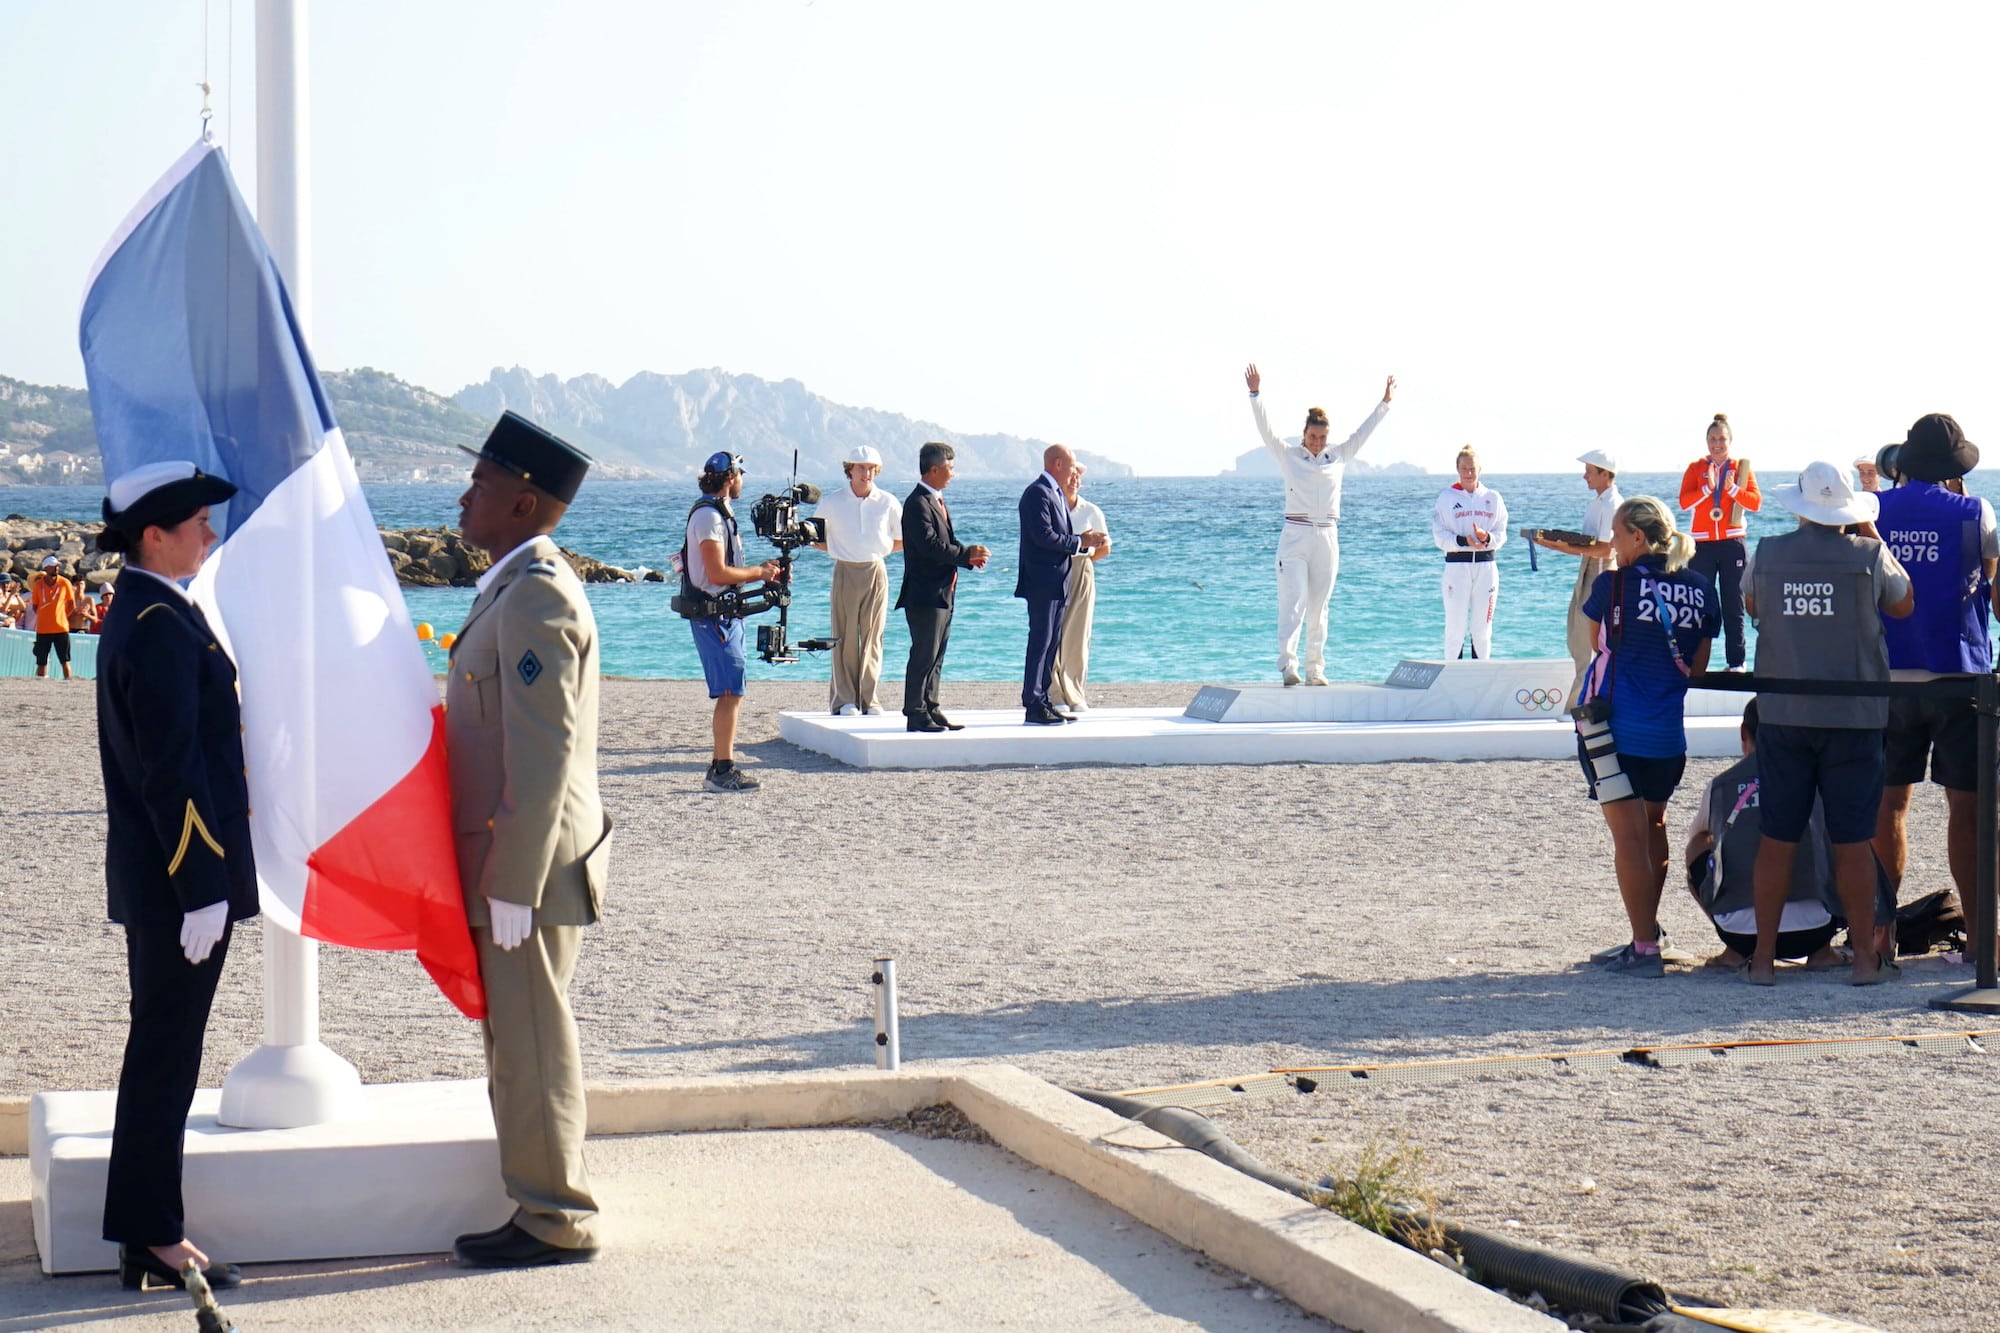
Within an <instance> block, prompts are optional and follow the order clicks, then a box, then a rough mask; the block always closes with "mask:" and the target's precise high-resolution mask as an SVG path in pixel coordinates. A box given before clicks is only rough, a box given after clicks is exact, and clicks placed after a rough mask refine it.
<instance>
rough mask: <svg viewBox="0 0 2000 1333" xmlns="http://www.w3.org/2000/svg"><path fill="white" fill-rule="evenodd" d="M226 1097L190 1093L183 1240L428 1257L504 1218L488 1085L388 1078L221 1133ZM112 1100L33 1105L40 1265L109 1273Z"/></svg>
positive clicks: (279, 1254) (244, 1253)
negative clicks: (286, 1121)
mask: <svg viewBox="0 0 2000 1333" xmlns="http://www.w3.org/2000/svg"><path fill="white" fill-rule="evenodd" d="M220 1101H221V1093H220V1092H218V1091H215V1090H212V1089H203V1090H202V1091H200V1092H197V1093H196V1094H195V1099H194V1111H193V1114H192V1115H191V1116H190V1117H189V1118H188V1132H187V1140H186V1150H185V1157H184V1170H183V1185H182V1191H181V1192H182V1198H183V1201H184V1202H185V1204H186V1207H187V1218H188V1239H190V1240H192V1241H193V1242H194V1243H195V1244H197V1245H199V1246H200V1247H201V1248H202V1249H203V1250H204V1251H206V1252H207V1253H208V1254H209V1255H210V1256H212V1257H213V1258H216V1259H218V1260H226V1261H228V1262H231V1263H267V1262H272V1261H277V1260H305V1259H356V1258H365V1257H368V1256H373V1255H385V1254H436V1253H440V1252H443V1251H446V1250H449V1249H450V1248H451V1243H452V1241H453V1239H454V1238H456V1237H457V1236H460V1235H462V1234H464V1233H466V1232H468V1231H484V1230H487V1229H488V1228H491V1227H496V1226H499V1225H500V1224H501V1223H502V1222H505V1221H506V1220H507V1219H508V1218H509V1217H510V1216H512V1214H513V1204H512V1202H511V1201H510V1200H509V1199H508V1198H507V1195H506V1192H505V1191H504V1190H503V1189H502V1188H501V1184H500V1153H499V1149H498V1147H497V1146H496V1144H495V1141H494V1136H493V1113H492V1110H491V1108H490V1107H489V1106H488V1104H487V1100H486V1085H485V1083H483V1082H480V1081H478V1080H470V1079H468V1080H463V1081H455V1082H449V1083H388V1084H376V1085H373V1086H369V1087H365V1088H363V1089H362V1090H361V1097H360V1101H359V1104H358V1106H357V1108H356V1115H355V1118H353V1119H351V1120H347V1121H344V1122H342V1123H339V1124H331V1125H309V1126H305V1127H303V1128H299V1129H263V1130H249V1129H225V1128H223V1127H221V1126H220V1125H218V1124H217V1123H216V1110H217V1107H218V1105H219V1103H220ZM116 1107H117V1094H116V1093H111V1092H42V1093H37V1094H35V1096H34V1098H33V1099H32V1100H31V1101H30V1103H29V1107H28V1158H29V1173H30V1175H31V1177H32V1181H33V1209H34V1221H35V1247H36V1248H37V1249H38V1250H40V1251H41V1256H42V1271H43V1272H45V1273H93V1272H106V1271H109V1270H111V1269H113V1268H116V1267H117V1264H118V1247H117V1246H116V1245H113V1244H111V1243H110V1242H108V1241H106V1240H104V1239H103V1232H104V1179H105V1171H106V1168H107V1166H108V1165H109V1162H110V1157H111V1124H112V1117H113V1114H114V1112H115V1110H116Z"/></svg>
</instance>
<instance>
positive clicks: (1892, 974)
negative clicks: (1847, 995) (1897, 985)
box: [1847, 959, 1903, 986]
mask: <svg viewBox="0 0 2000 1333" xmlns="http://www.w3.org/2000/svg"><path fill="white" fill-rule="evenodd" d="M1902 975H1903V969H1902V968H1900V967H1897V966H1896V965H1895V964H1894V963H1892V962H1889V961H1888V960H1886V959H1885V960H1883V961H1882V962H1879V963H1877V964H1876V965H1875V971H1874V972H1873V973H1872V974H1871V975H1869V976H1865V977H1855V978H1853V979H1851V980H1850V981H1849V982H1848V983H1847V984H1848V985H1850V986H1879V985H1881V984H1882V983H1883V982H1885V981H1894V980H1896V979H1897V978H1898V977H1900V976H1902Z"/></svg>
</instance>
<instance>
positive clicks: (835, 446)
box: [0, 366, 1132, 485]
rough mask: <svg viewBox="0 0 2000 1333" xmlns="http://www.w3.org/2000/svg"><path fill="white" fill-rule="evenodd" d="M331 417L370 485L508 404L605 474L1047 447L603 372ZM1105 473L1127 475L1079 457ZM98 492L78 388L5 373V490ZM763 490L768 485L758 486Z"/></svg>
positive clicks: (972, 466) (999, 455) (334, 385)
mask: <svg viewBox="0 0 2000 1333" xmlns="http://www.w3.org/2000/svg"><path fill="white" fill-rule="evenodd" d="M321 379H322V380H323V381H324V383H325V385H326V391H327V396H328V397H329V398H330V399H331V400H332V403H333V410H334V416H335V418H336V419H337V420H338V421H339V422H340V425H341V430H342V433H343V434H344V435H345V436H346V438H347V444H348V448H349V449H350V450H351V451H352V452H353V454H354V460H355V466H356V468H357V469H358V470H359V472H360V474H361V477H362V479H363V480H364V481H412V480H414V481H425V480H436V479H438V478H439V477H450V478H453V479H456V478H458V477H460V476H462V475H463V473H464V457H465V456H464V455H463V454H461V453H459V452H458V446H460V445H466V446H469V447H471V448H475V449H476V448H478V447H479V443H480V441H481V440H483V439H484V438H485V436H486V432H487V430H488V429H489V428H490V427H491V425H492V423H493V420H494V418H496V417H498V416H499V415H500V413H501V411H502V410H503V409H506V408H512V409H513V410H514V411H516V412H519V413H521V414H522V415H523V416H526V417H528V418H530V419H531V420H534V421H537V422H540V423H541V424H542V425H544V426H547V427H548V428H549V429H550V430H552V431H554V432H555V433H556V434H558V435H561V436H563V437H564V438H565V439H568V440H571V441H572V442H573V443H575V444H576V445H577V446H578V447H579V448H582V449H584V450H586V451H588V452H589V453H591V454H592V455H593V456H595V457H596V458H597V459H598V461H599V468H598V475H600V476H607V475H608V476H613V477H685V476H691V475H693V474H694V473H695V472H697V471H699V470H700V466H701V461H702V460H703V459H704V458H706V457H707V456H708V455H709V454H711V453H713V452H715V451H716V450H718V449H727V450H729V451H730V452H731V453H736V454H741V455H743V457H744V460H745V462H746V464H747V465H748V467H749V468H750V470H751V471H752V472H753V473H754V474H755V475H757V476H758V477H762V478H768V479H771V480H776V479H777V478H780V477H783V476H785V475H788V474H789V473H790V471H791V467H792V451H793V450H794V449H796V450H797V451H798V455H799V475H800V476H801V477H806V478H811V479H813V480H816V481H820V482H822V483H823V482H824V481H826V480H827V479H828V478H830V477H838V476H839V474H840V460H841V459H842V458H843V457H844V456H845V455H846V453H847V451H848V450H849V449H851V448H853V447H854V446H855V445H859V444H870V445H873V446H874V447H875V448H877V449H878V450H880V451H881V453H882V460H883V464H884V470H885V471H886V472H888V473H889V474H890V475H891V476H892V477H908V476H911V475H914V473H915V471H916V457H917V448H918V446H919V445H921V444H923V443H924V442H925V441H926V440H943V441H945V442H947V443H949V444H951V445H952V446H953V447H954V448H955V449H956V450H957V451H958V457H957V463H958V473H959V475H960V476H964V477H1028V476H1033V475H1034V473H1035V472H1036V471H1037V470H1038V469H1039V468H1040V467H1041V454H1042V450H1043V448H1044V447H1045V442H1044V441H1041V440H1030V439H1023V438H1021V437H1019V436H1014V435H968V434H965V433H963V432H960V431H954V430H950V429H947V428H946V427H944V426H941V425H938V424H936V423H934V422H928V421H915V420H912V419H911V418H909V417H905V416H900V415H898V414H896V413H894V412H885V411H881V410H879V409H875V408H863V407H848V406H844V405H842V404H840V403H835V402H831V401H829V400H828V399H826V398H823V397H821V396H820V395H818V394H816V393H814V392H812V391H811V390H810V389H808V388H806V387H805V385H803V384H801V383H799V382H798V381H797V380H779V381H772V380H766V379H762V378H759V377H758V376H756V375H738V374H731V373H729V372H727V371H722V370H713V369H711V370H694V371H689V372H688V373H686V374H684V375H660V374H655V373H652V372H650V371H649V372H644V373H641V374H638V375H634V376H633V377H632V378H631V379H629V380H627V381H625V382H624V383H623V384H614V383H613V382H612V381H610V380H608V379H605V378H604V377H603V376H601V375H580V376H577V377H576V378H574V379H569V380H561V379H558V378H556V377H555V376H553V375H542V376H536V375H534V374H532V373H531V372H529V371H527V370H523V369H521V368H520V367H518V366H517V367H513V368H511V369H505V370H502V369H495V370H494V371H493V373H492V374H491V375H490V376H488V378H487V379H486V380H485V381H484V382H483V383H480V384H473V385H468V386H467V387H466V388H464V389H461V390H459V392H458V393H456V394H453V395H452V396H450V397H446V396H444V395H442V394H438V393H434V392H432V391H431V390H429V389H425V388H423V387H421V386H419V385H415V384H411V383H408V382H407V381H405V380H402V379H399V378H397V377H396V376H395V375H392V374H390V373H388V372H386V371H381V370H375V369H372V368H369V367H363V368H361V369H359V370H347V371H322V372H321ZM1078 456H1079V457H1080V458H1082V459H1083V461H1084V462H1085V463H1086V464H1088V465H1089V466H1090V467H1092V468H1093V469H1095V470H1097V471H1098V473H1099V475H1101V476H1127V477H1129V476H1131V475H1132V469H1131V468H1130V467H1127V466H1126V465H1125V464H1123V463H1117V462H1113V461H1112V460H1110V459H1108V458H1105V457H1103V456H1101V455H1097V454H1092V453H1089V452H1086V451H1081V450H1079V451H1078ZM38 483H55V484H72V485H102V484H103V467H102V464H101V462H100V460H99V458H98V454H97V434H96V430H95V428H94V427H93V425H92V422H91V417H90V398H89V395H88V394H87V393H86V392H85V391H83V390H81V389H67V388H59V387H50V386H43V385H35V384H26V383H23V382H22V381H19V380H12V379H8V378H6V377H4V376H0V485H7V484H38ZM760 484H761V483H760Z"/></svg>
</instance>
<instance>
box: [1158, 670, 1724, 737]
mask: <svg viewBox="0 0 2000 1333" xmlns="http://www.w3.org/2000/svg"><path fill="white" fill-rule="evenodd" d="M1575 675H1576V668H1575V667H1574V666H1573V665H1571V663H1570V661H1569V659H1568V658H1563V659H1562V660H1560V661H1540V660H1535V659H1530V658H1522V659H1507V660H1504V661H1498V662H1426V661H1418V660H1414V659H1413V660H1408V661H1404V662H1401V663H1399V664H1398V665H1397V667H1396V669H1395V670H1394V671H1392V672H1390V673H1389V677H1388V679H1387V680H1385V681H1384V682H1383V683H1382V684H1380V685H1360V684H1348V683H1337V684H1333V685H1311V686H1304V685H1295V686H1290V687H1287V686H1284V685H1276V684H1257V685H1204V686H1203V687H1202V688H1201V689H1200V690H1199V691H1197V692H1196V694H1195V697H1194V699H1193V701H1192V702H1190V703H1189V704H1188V706H1187V716H1189V717H1191V718H1197V719H1201V720H1205V721H1209V722H1226V723H1245V722H1518V721H1543V720H1547V719H1549V718H1563V717H1566V716H1567V710H1568V708H1569V706H1570V705H1571V703H1573V702H1574V701H1573V700H1572V699H1570V698H1569V688H1570V685H1571V683H1572V681H1573V679H1574V677H1575ZM1749 697H1750V696H1749V695H1747V694H1732V693H1728V692H1725V691H1718V690H1691V691H1689V693H1688V696H1687V700H1686V703H1685V706H1684V709H1683V711H1684V713H1685V714H1686V715H1687V716H1689V717H1741V716H1742V714H1743V704H1744V701H1745V700H1747V699H1748V698H1749Z"/></svg>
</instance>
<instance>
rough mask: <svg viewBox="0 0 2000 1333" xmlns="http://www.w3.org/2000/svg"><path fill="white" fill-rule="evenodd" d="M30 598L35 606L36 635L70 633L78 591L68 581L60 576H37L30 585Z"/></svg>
mask: <svg viewBox="0 0 2000 1333" xmlns="http://www.w3.org/2000/svg"><path fill="white" fill-rule="evenodd" d="M28 598H29V600H30V601H32V602H33V603H34V604H35V633H37V634H67V633H69V622H70V617H71V615H72V614H73V613H74V612H75V610H76V590H75V589H74V588H72V587H70V586H69V580H68V579H66V578H64V577H62V575H60V574H57V575H54V576H50V575H48V574H37V575H35V577H34V579H33V581H32V582H31V583H30V585H29V588H28Z"/></svg>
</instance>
